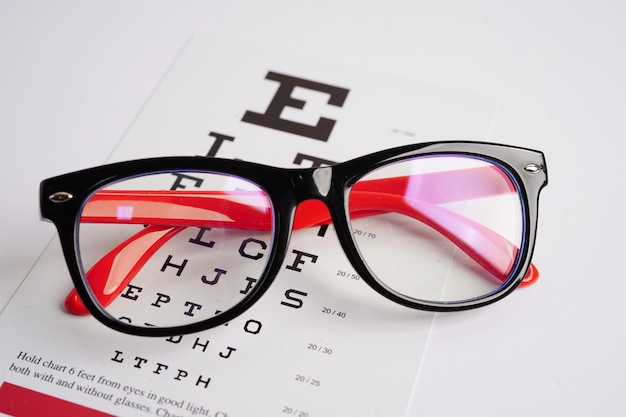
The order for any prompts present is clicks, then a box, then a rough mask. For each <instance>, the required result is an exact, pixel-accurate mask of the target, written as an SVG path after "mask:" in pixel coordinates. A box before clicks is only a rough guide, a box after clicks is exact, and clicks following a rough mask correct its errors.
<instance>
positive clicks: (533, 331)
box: [0, 0, 626, 417]
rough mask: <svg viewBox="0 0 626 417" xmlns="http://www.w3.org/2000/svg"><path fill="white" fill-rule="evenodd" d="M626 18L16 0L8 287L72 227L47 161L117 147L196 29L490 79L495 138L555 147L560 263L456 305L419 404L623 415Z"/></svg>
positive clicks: (5, 248)
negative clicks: (63, 220)
mask: <svg viewBox="0 0 626 417" xmlns="http://www.w3.org/2000/svg"><path fill="white" fill-rule="evenodd" d="M625 19H626V3H624V2H620V1H613V2H610V1H587V2H583V1H552V2H550V1H525V2H517V3H516V4H513V2H501V1H472V2H464V1H406V2H399V1H388V2H385V4H382V3H379V2H357V1H355V2H341V3H339V2H327V1H323V2H322V1H320V2H316V3H307V4H304V3H296V2H287V1H264V2H254V1H248V2H242V1H230V2H226V1H219V2H218V1H202V2H200V1H197V2H192V1H176V2H174V1H171V2H169V1H168V2H166V1H130V2H121V1H111V2H95V1H55V2H47V1H2V0H0V140H1V142H0V143H1V144H2V157H1V163H0V170H1V171H0V173H1V178H2V197H3V201H2V206H1V207H2V218H3V219H4V220H5V223H4V225H3V228H2V234H1V238H0V239H1V240H0V243H1V247H0V271H2V272H1V274H2V275H1V276H0V305H4V304H5V303H6V302H7V301H8V300H9V298H10V296H11V294H12V293H13V291H14V290H15V288H16V287H17V286H18V285H19V283H20V281H21V279H22V278H23V277H24V276H25V275H26V274H27V273H28V270H29V269H30V268H31V267H32V265H33V264H34V263H35V261H36V259H37V257H38V256H39V254H40V253H41V251H42V250H43V248H44V247H45V246H46V245H47V244H48V242H49V241H50V240H51V239H52V238H53V236H54V230H53V227H52V226H51V225H49V224H46V223H41V222H39V220H38V207H37V204H38V203H37V187H38V183H39V181H40V180H41V179H43V178H45V177H49V176H52V175H56V174H60V173H64V172H69V171H72V170H76V169H79V168H83V167H88V166H92V165H97V164H100V163H102V162H104V161H105V160H106V159H107V156H108V155H109V154H110V153H111V151H112V150H113V149H114V147H115V145H116V143H117V142H118V141H119V140H120V138H121V137H122V135H123V134H124V131H125V130H126V129H127V128H128V126H129V125H130V124H131V123H132V120H133V118H134V117H135V115H136V114H137V113H138V112H139V111H140V109H141V107H142V105H143V103H144V102H145V101H146V99H147V98H148V97H149V95H150V93H151V91H152V90H153V89H154V87H155V86H156V84H157V82H158V81H159V79H160V78H161V77H162V76H163V74H164V73H165V72H166V70H167V68H168V66H169V65H170V64H171V63H172V62H173V60H174V59H175V58H176V54H177V53H178V51H179V50H180V48H181V46H182V45H183V44H184V43H185V42H186V40H187V39H188V38H189V36H190V35H191V34H192V33H194V32H210V33H216V34H220V35H223V36H230V37H235V38H239V39H243V40H246V39H254V40H255V41H257V42H259V43H263V44H267V45H271V46H274V47H277V48H280V49H283V50H296V51H298V52H300V53H304V54H307V55H311V56H313V57H318V58H326V59H331V60H334V61H338V62H341V63H347V64H351V65H357V66H362V67H365V68H368V69H374V70H377V71H380V72H383V73H387V74H391V75H396V76H400V77H403V78H408V79H412V80H416V81H420V82H428V83H435V84H441V85H446V86H451V87H456V88H460V89H465V90H469V91H474V92H478V93H481V94H484V95H487V96H489V97H491V98H492V99H493V100H494V101H495V102H496V104H497V105H498V111H497V117H496V119H495V122H494V124H493V127H492V131H491V134H490V137H489V138H488V139H489V140H492V141H497V142H505V143H512V144H517V145H522V146H527V147H533V148H538V149H541V150H543V151H544V152H545V153H546V156H547V158H548V164H549V166H548V168H549V178H550V184H549V186H548V188H547V189H546V190H545V191H544V193H543V195H542V201H541V206H540V219H539V220H540V224H539V236H538V244H537V248H536V253H535V258H534V260H535V263H536V264H537V265H538V267H539V268H540V270H541V274H542V277H541V280H540V282H539V283H538V284H536V285H535V286H533V287H531V288H528V289H526V290H524V291H523V293H522V292H520V293H519V295H518V294H514V295H513V296H511V297H509V298H508V299H506V300H505V301H503V302H501V303H498V304H496V305H494V306H492V307H490V308H486V309H481V310H477V311H473V312H468V313H463V314H454V315H439V316H438V317H437V319H436V320H435V324H434V326H433V328H432V331H431V336H430V339H429V343H428V348H427V352H426V355H425V356H424V360H423V362H422V366H421V368H420V371H419V375H418V378H417V381H416V386H415V393H414V398H413V402H412V405H411V411H410V412H409V416H415V417H417V416H440V415H441V416H443V415H451V414H453V413H464V415H481V416H502V415H519V416H526V415H555V414H558V415H570V416H573V415H576V416H587V415H590V414H591V413H594V414H601V415H622V414H623V412H624V411H623V410H625V409H626V400H625V397H624V395H623V392H622V391H623V390H624V388H626V382H625V381H626V379H625V376H624V375H625V374H626V359H625V358H624V354H623V352H624V350H625V349H626V334H625V330H624V320H623V317H624V312H623V311H624V306H623V305H622V303H621V301H622V299H623V298H624V294H626V273H625V272H624V268H623V262H622V258H623V257H624V256H625V255H626V245H625V244H624V240H623V236H624V233H625V232H626V227H625V220H624V212H625V210H626V195H625V194H626V193H625V192H624V185H626V181H625V180H624V173H623V167H624V165H625V164H624V161H625V160H626V159H625V157H624V155H623V152H624V149H626V148H625V147H624V144H623V141H624V139H625V138H626V128H625V127H624V119H625V116H626V81H625V78H626V77H625V76H624V74H626V48H625V47H624V40H625V39H626V25H625V24H624V22H625ZM216 65H228V63H227V62H216ZM450 123H454V120H451V121H450ZM433 139H438V138H433ZM2 337H5V336H2ZM389 354H390V355H391V354H393V352H389ZM372 377H375V376H374V375H373V376H372ZM391 383H393V382H392V381H390V384H391ZM355 400H356V399H355Z"/></svg>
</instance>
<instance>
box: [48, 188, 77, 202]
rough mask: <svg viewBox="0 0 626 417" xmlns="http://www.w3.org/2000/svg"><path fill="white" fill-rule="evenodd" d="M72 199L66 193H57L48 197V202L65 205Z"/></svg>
mask: <svg viewBox="0 0 626 417" xmlns="http://www.w3.org/2000/svg"><path fill="white" fill-rule="evenodd" d="M72 198H74V196H73V195H72V194H70V193H68V192H67V191H57V192H56V193H54V194H51V195H50V196H49V197H48V200H50V201H52V202H53V203H65V202H68V201H70V200H71V199H72Z"/></svg>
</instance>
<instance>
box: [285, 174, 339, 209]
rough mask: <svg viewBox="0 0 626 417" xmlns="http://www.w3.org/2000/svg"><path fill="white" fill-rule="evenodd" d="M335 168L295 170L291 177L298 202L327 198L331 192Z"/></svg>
mask: <svg viewBox="0 0 626 417" xmlns="http://www.w3.org/2000/svg"><path fill="white" fill-rule="evenodd" d="M332 178H333V168H332V167H330V166H326V167H319V168H309V169H305V170H297V171H294V174H293V176H292V178H291V182H292V184H293V189H294V194H295V196H296V201H297V203H298V204H299V203H302V202H303V201H306V200H312V199H314V200H325V199H326V197H328V193H329V192H330V187H331V184H332Z"/></svg>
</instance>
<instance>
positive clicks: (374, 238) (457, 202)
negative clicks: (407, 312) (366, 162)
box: [349, 156, 523, 302]
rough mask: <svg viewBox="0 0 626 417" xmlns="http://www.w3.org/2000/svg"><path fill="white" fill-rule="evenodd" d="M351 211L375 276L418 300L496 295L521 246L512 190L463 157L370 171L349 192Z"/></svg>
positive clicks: (502, 177) (483, 164)
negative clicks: (492, 293) (494, 292)
mask: <svg viewBox="0 0 626 417" xmlns="http://www.w3.org/2000/svg"><path fill="white" fill-rule="evenodd" d="M349 213H350V219H351V225H352V228H353V236H354V242H355V244H356V246H357V248H358V250H359V251H360V253H361V256H362V258H363V260H364V261H365V263H366V264H367V266H368V268H369V269H370V271H371V273H372V274H373V275H374V277H375V278H376V279H377V280H378V281H379V282H380V283H381V284H382V285H383V286H385V287H387V289H388V290H390V291H391V292H394V293H396V294H398V295H400V296H403V297H405V298H407V299H413V300H416V301H426V302H432V301H435V302H458V301H463V300H468V299H472V298H476V297H481V296H484V295H487V294H489V293H491V292H493V291H495V290H497V289H498V288H500V287H501V286H502V285H503V284H504V283H505V282H506V281H507V280H508V278H509V275H510V274H511V272H512V270H513V268H514V267H515V265H516V261H517V257H518V253H519V248H520V245H521V240H522V226H523V221H522V207H521V200H520V197H519V193H518V191H517V187H516V186H515V184H514V183H513V182H512V181H511V179H510V177H509V176H508V175H507V174H506V173H505V171H504V170H503V169H502V168H500V167H499V166H497V165H494V164H493V163H490V162H487V161H483V160H480V159H476V158H472V157H468V156H432V157H417V158H412V159H408V160H404V161H402V162H397V163H394V164H390V165H386V166H383V167H381V168H379V169H376V170H375V171H373V172H371V173H369V174H367V175H365V176H364V177H362V178H361V179H360V180H359V181H358V182H357V183H356V185H355V186H354V187H353V189H352V191H351V193H350V198H349ZM363 213H364V214H365V216H361V214H363Z"/></svg>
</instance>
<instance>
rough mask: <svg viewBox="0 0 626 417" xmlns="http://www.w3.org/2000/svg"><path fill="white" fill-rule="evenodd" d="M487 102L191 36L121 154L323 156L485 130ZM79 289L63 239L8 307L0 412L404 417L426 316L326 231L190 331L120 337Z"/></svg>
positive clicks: (302, 159)
mask: <svg viewBox="0 0 626 417" xmlns="http://www.w3.org/2000/svg"><path fill="white" fill-rule="evenodd" d="M493 112H494V107H493V104H492V103H491V102H490V101H489V100H488V99H486V98H484V97H481V96H478V95H475V94H470V93H467V92H462V91H457V90H455V89H453V88H448V87H443V86H435V85H429V84H427V83H424V84H417V83H408V82H404V81H400V80H396V79H393V78H390V77H385V76H382V75H379V74H375V73H371V72H368V71H363V70H360V69H355V68H348V67H345V66H342V65H339V64H335V63H330V62H325V61H323V60H317V59H311V58H307V57H303V56H300V55H298V54H297V51H275V50H272V49H269V48H265V47H260V46H257V45H251V44H243V43H239V42H236V41H230V40H225V39H219V38H215V37H211V36H203V35H198V36H195V37H193V38H192V39H191V40H190V41H189V42H188V44H187V45H186V46H185V47H184V49H183V51H182V52H181V54H180V55H179V57H178V58H177V60H176V62H175V63H174V65H173V66H172V68H171V69H170V70H169V71H168V72H167V74H166V76H165V77H164V79H163V80H162V82H161V83H160V84H159V85H158V86H157V88H156V89H155V91H154V93H153V95H152V96H151V97H150V99H149V100H148V102H147V103H146V105H145V107H144V108H143V109H142V111H141V112H140V114H139V115H138V117H137V119H136V120H135V121H134V123H133V125H132V126H131V127H130V129H129V131H128V132H127V134H126V135H125V136H124V137H123V138H122V140H121V141H120V143H119V145H118V146H117V147H116V149H115V150H114V152H113V154H112V156H111V158H110V161H111V162H113V161H121V160H126V159H135V158H144V157H154V156H166V155H207V156H211V157H222V158H229V159H233V158H237V159H243V160H249V161H256V162H261V163H266V164H272V165H276V166H283V167H307V166H319V165H324V164H330V163H332V162H334V161H342V160H346V159H348V158H351V157H356V156H359V155H362V154H366V153H369V152H373V151H376V150H379V149H383V148H388V147H391V146H395V145H401V144H406V143H412V142H420V141H428V140H444V139H485V138H486V137H487V136H488V129H489V126H490V123H491V119H492V116H493ZM105 117H106V115H103V118H105ZM61 173H63V172H59V174H61ZM179 180H181V181H184V180H185V179H179ZM376 232H377V231H376V230H364V231H362V233H369V234H371V235H372V236H374V237H375V235H376ZM190 233H191V232H190ZM192 238H193V236H192ZM242 244H243V243H242ZM244 250H249V251H253V250H254V248H253V247H248V248H245V249H244ZM159 262H160V264H159V265H163V264H164V262H165V260H163V259H161V260H160V261H159ZM171 263H172V265H174V261H172V262H171ZM389 268H390V269H393V268H394V266H393V265H389ZM210 278H211V279H213V278H215V279H217V278H219V277H217V276H216V277H210ZM189 279H201V277H200V276H199V275H198V274H195V275H194V272H191V273H190V275H189ZM71 288H72V286H71V281H70V278H69V274H68V272H67V268H66V267H65V264H64V260H63V257H62V254H61V249H60V245H59V243H58V239H55V240H54V241H53V242H52V243H51V244H50V245H49V247H48V248H47V249H46V251H45V252H44V253H43V254H42V256H41V258H40V260H39V261H38V263H37V264H36V266H35V267H34V269H33V270H32V271H31V273H30V274H29V276H28V277H27V278H26V279H25V281H24V283H23V284H22V286H21V287H20V288H19V290H18V291H17V293H16V294H15V296H14V297H13V298H12V300H11V302H10V303H9V305H8V306H7V308H6V309H5V310H4V312H3V313H2V315H1V316H0V332H1V333H2V334H3V335H4V336H3V342H2V344H1V346H0V382H1V383H2V387H1V388H0V411H2V412H4V413H6V414H9V415H15V416H22V415H25V414H23V413H22V414H20V413H21V411H20V409H19V406H17V405H12V406H9V405H7V404H8V402H9V401H8V399H7V397H8V396H19V397H20V398H24V399H25V400H26V401H29V399H30V400H32V401H35V399H41V398H42V397H43V398H45V399H46V401H51V402H52V403H54V404H57V406H58V407H59V409H60V410H70V409H72V407H79V409H80V410H82V411H81V413H82V415H94V416H95V415H107V414H109V415H118V416H151V415H155V416H170V417H173V416H210V417H226V416H228V417H238V416H239V417H249V416H285V417H287V416H297V417H322V416H323V417H329V416H348V415H350V416H356V415H358V416H371V417H373V416H402V415H404V412H405V409H406V408H407V406H408V404H409V401H410V398H411V392H412V389H413V384H414V381H415V378H416V374H417V372H418V369H419V365H420V361H421V360H422V356H423V352H424V348H425V346H426V343H427V340H428V334H429V330H430V326H431V323H432V318H433V314H432V313H426V312H419V311H414V310H410V309H407V308H405V307H402V306H398V305H395V304H393V303H392V302H391V301H389V300H386V299H384V298H383V297H382V296H380V295H378V294H377V293H375V292H374V291H373V290H371V289H370V288H369V287H368V286H367V285H366V284H365V283H364V282H362V281H361V280H360V277H359V276H358V275H357V274H356V273H355V272H354V271H353V270H352V268H351V266H350V264H349V262H348V261H347V260H346V259H345V256H344V255H343V252H342V251H341V248H340V246H339V243H338V241H337V237H336V235H335V233H334V230H333V228H332V225H330V226H328V227H324V226H321V227H313V228H309V229H303V230H300V231H297V232H295V233H294V235H293V237H292V241H291V244H290V247H289V250H288V255H287V258H286V260H285V263H284V265H283V267H282V270H281V273H280V274H279V275H278V277H277V278H276V281H275V282H274V283H273V285H272V287H271V288H270V290H269V291H268V293H266V295H264V297H263V298H262V299H261V300H260V301H259V302H258V303H257V304H255V305H254V306H253V307H252V308H251V309H249V310H248V311H246V312H245V313H244V314H243V315H242V316H240V317H238V318H236V319H235V320H233V321H231V322H229V323H228V324H227V325H224V326H220V327H218V328H214V329H210V330H206V331H203V332H200V333H197V334H190V335H184V336H173V337H170V338H143V337H138V336H130V335H124V334H121V333H117V332H114V331H112V330H110V329H108V328H106V327H105V326H103V325H102V324H100V323H98V322H97V321H96V320H94V319H93V318H91V317H78V316H73V315H70V314H68V313H67V312H66V311H64V310H63V308H62V303H63V300H64V299H65V297H66V295H67V293H68V292H69V291H70V290H71ZM149 297H150V296H149V295H148V296H147V297H146V299H145V302H147V303H149V302H153V301H154V299H152V298H149ZM3 404H4V405H3ZM11 407H13V408H11ZM89 410H90V411H89ZM89 413H91V414H89Z"/></svg>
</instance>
